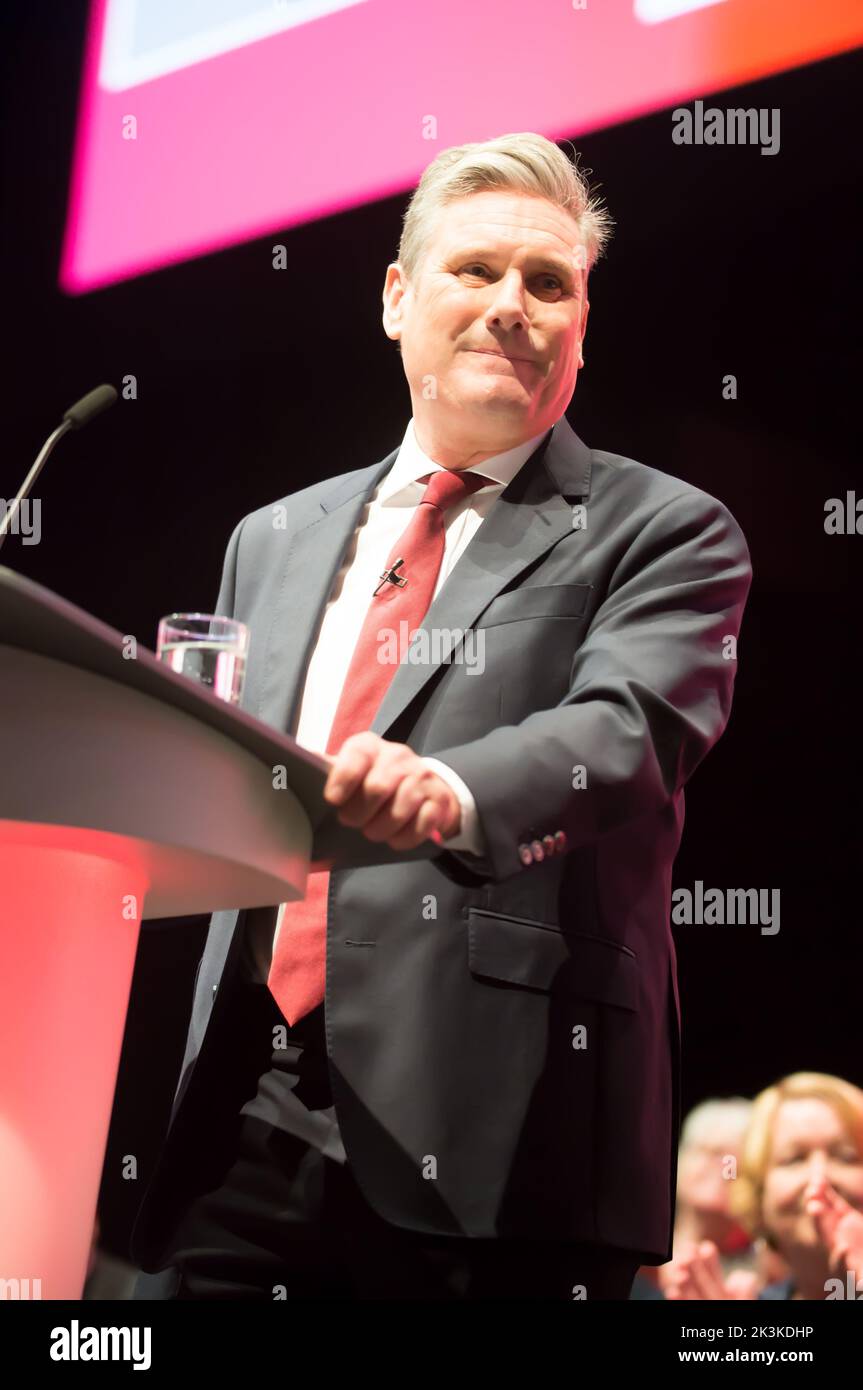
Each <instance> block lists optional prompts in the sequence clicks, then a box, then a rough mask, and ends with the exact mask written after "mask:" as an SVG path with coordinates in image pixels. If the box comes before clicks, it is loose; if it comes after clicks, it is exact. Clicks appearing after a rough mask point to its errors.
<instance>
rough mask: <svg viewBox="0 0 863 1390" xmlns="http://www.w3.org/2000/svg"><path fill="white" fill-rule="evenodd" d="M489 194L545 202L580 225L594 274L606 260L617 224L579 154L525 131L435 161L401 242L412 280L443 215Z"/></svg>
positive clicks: (458, 148)
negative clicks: (504, 192)
mask: <svg viewBox="0 0 863 1390" xmlns="http://www.w3.org/2000/svg"><path fill="white" fill-rule="evenodd" d="M586 172H587V173H590V172H591V171H590V170H587V171H586ZM489 189H515V190H517V191H519V192H521V193H528V194H533V195H535V196H537V197H540V198H547V199H548V200H549V202H552V203H555V204H556V205H557V206H558V207H560V208H563V209H564V210H565V211H566V212H568V213H569V214H570V216H571V217H572V218H573V219H574V221H575V222H576V224H577V226H578V229H579V234H580V236H581V240H582V243H583V244H584V249H585V260H586V268H587V269H588V270H591V269H592V267H593V265H594V264H595V262H596V261H597V260H598V259H599V257H600V256H601V255H602V253H603V250H604V248H605V246H606V243H607V242H608V240H609V238H610V236H611V231H612V227H613V225H614V224H613V221H612V218H611V216H610V215H609V213H608V212H607V211H606V209H605V207H603V206H602V204H601V202H600V200H599V199H598V198H597V197H596V196H595V194H594V193H593V192H592V190H591V188H590V185H589V184H588V182H587V179H586V177H585V172H583V171H582V170H580V169H579V168H578V155H577V153H576V151H575V149H574V148H573V159H572V160H570V159H569V158H568V157H567V156H566V155H565V154H564V152H563V150H561V149H560V148H559V147H558V146H557V145H555V144H554V142H553V141H551V140H547V139H546V137H545V136H544V135H535V134H533V133H532V132H530V131H524V132H521V133H520V134H516V135H500V136H498V138H497V139H496V140H482V141H475V142H474V143H473V144H470V145H453V146H452V148H451V149H448V150H442V151H441V153H440V154H439V155H438V156H437V158H436V159H433V160H432V162H431V164H429V166H428V168H427V169H426V170H425V171H424V173H423V176H422V178H421V179H420V181H419V183H418V185H417V187H416V189H415V190H414V193H413V195H412V196H411V200H410V202H409V203H408V206H407V210H406V212H405V215H404V222H403V226H402V234H401V240H400V241H399V249H398V261H399V263H400V265H401V267H402V270H403V271H404V273H405V275H406V276H407V278H408V279H409V280H413V279H414V278H415V276H416V274H417V271H418V269H419V266H420V263H421V261H422V258H423V255H424V253H425V251H426V248H427V246H428V244H429V242H430V240H431V237H432V235H433V233H434V229H435V225H436V223H437V219H438V215H439V213H440V212H441V210H442V209H443V208H445V207H446V206H447V205H448V204H449V203H452V202H454V201H455V200H456V199H457V198H466V197H469V196H470V194H472V193H484V192H487V191H488V190H489Z"/></svg>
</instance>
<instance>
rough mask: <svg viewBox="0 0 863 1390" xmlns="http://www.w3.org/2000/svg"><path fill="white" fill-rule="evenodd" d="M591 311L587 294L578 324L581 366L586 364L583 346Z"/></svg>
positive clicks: (579, 361) (579, 363) (579, 360)
mask: <svg viewBox="0 0 863 1390" xmlns="http://www.w3.org/2000/svg"><path fill="white" fill-rule="evenodd" d="M586 278H587V277H585V279H586ZM589 313H590V300H589V299H588V298H587V297H586V296H585V300H584V308H583V309H582V313H581V322H580V324H579V326H578V335H579V338H580V339H581V347H579V350H578V365H579V367H583V366H584V356H583V353H582V348H583V346H584V339H585V337H586V335H587V316H588V314H589Z"/></svg>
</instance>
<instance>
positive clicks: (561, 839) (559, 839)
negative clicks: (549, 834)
mask: <svg viewBox="0 0 863 1390" xmlns="http://www.w3.org/2000/svg"><path fill="white" fill-rule="evenodd" d="M554 843H555V845H556V846H557V848H558V849H559V850H564V849H566V835H565V834H564V832H563V831H562V830H556V831H555V832H554Z"/></svg>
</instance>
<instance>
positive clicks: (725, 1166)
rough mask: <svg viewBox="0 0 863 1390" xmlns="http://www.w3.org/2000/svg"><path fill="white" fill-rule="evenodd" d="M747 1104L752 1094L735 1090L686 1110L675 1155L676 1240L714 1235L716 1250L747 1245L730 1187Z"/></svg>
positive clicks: (707, 1237) (748, 1105) (735, 1167)
mask: <svg viewBox="0 0 863 1390" xmlns="http://www.w3.org/2000/svg"><path fill="white" fill-rule="evenodd" d="M751 1108H752V1102H751V1101H750V1100H744V1099H743V1098H742V1097H740V1096H734V1097H732V1098H730V1099H728V1100H705V1101H702V1103H701V1104H700V1105H696V1106H695V1108H694V1109H693V1110H690V1112H689V1114H688V1115H687V1117H686V1120H685V1121H684V1124H683V1127H682V1129H681V1132H680V1149H679V1152H678V1160H677V1212H676V1217H675V1230H674V1235H675V1242H677V1240H678V1239H679V1238H684V1239H688V1240H712V1241H714V1242H715V1244H716V1245H717V1247H718V1248H719V1250H720V1252H721V1251H724V1250H738V1249H740V1248H741V1247H745V1246H748V1245H749V1243H750V1242H749V1237H748V1235H747V1234H746V1232H745V1231H744V1230H743V1228H742V1227H741V1226H740V1224H739V1222H738V1220H737V1218H736V1217H735V1216H734V1215H733V1214H732V1212H731V1207H730V1201H729V1193H730V1189H731V1188H732V1186H733V1185H734V1182H733V1180H734V1178H735V1177H736V1175H737V1171H738V1166H739V1161H740V1147H741V1143H742V1140H743V1135H744V1132H745V1130H746V1126H747V1123H748V1121H749V1115H750V1111H751Z"/></svg>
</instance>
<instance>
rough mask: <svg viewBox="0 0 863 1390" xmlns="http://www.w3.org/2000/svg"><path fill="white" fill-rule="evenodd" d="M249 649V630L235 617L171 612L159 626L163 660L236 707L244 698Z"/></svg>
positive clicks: (161, 657)
mask: <svg viewBox="0 0 863 1390" xmlns="http://www.w3.org/2000/svg"><path fill="white" fill-rule="evenodd" d="M248 650H249V629H248V628H247V627H246V625H245V623H238V622H237V621H236V619H234V618H219V617H217V616H216V615H215V614H213V613H169V614H168V616H167V617H166V618H162V619H161V621H160V623H159V635H158V639H157V642H156V655H157V657H158V658H159V660H160V661H164V662H166V663H167V665H168V666H170V668H171V670H172V671H179V672H180V674H181V675H183V676H188V677H189V679H190V680H193V681H197V683H198V684H199V685H205V686H206V687H207V689H208V690H212V692H213V694H214V695H218V697H219V699H220V700H227V701H228V703H229V704H232V705H238V704H239V703H240V700H241V699H242V695H243V678H244V677H245V674H246V656H247V654H248Z"/></svg>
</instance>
